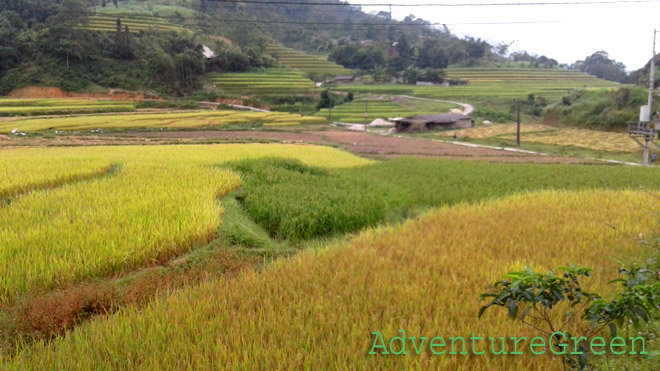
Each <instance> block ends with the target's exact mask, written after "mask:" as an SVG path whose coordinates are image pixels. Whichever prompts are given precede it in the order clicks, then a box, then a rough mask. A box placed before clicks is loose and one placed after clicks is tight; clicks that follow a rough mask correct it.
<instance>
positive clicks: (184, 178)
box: [0, 144, 369, 302]
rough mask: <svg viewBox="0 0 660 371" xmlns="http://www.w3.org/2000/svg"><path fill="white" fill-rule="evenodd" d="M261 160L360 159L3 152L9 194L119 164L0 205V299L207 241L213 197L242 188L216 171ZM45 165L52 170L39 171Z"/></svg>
mask: <svg viewBox="0 0 660 371" xmlns="http://www.w3.org/2000/svg"><path fill="white" fill-rule="evenodd" d="M263 156H276V157H286V158H294V159H299V160H301V161H302V162H304V163H306V164H310V165H317V166H325V167H345V166H357V165H361V164H366V163H369V161H368V160H364V159H360V158H357V157H355V156H353V155H350V154H348V153H344V152H341V151H338V150H335V149H331V148H326V147H314V146H293V145H263V144H243V145H239V144H237V145H221V146H149V147H128V146H127V147H124V146H121V147H119V146H118V147H89V148H50V149H42V148H38V149H37V148H32V149H12V150H4V151H2V161H0V168H2V169H3V170H5V169H6V170H8V174H10V176H9V177H8V178H7V179H3V180H2V181H1V182H0V185H2V188H1V189H3V190H10V191H4V192H8V193H7V195H10V196H11V195H15V194H16V193H17V191H15V190H16V189H18V188H17V184H20V185H22V184H44V183H48V182H50V183H49V184H50V185H52V186H55V185H57V184H56V183H57V182H58V179H59V180H60V183H61V180H62V179H72V178H74V177H76V176H78V177H80V176H81V174H82V175H84V174H88V173H94V174H97V173H102V172H104V171H107V170H108V167H109V165H110V164H116V165H117V166H118V167H119V168H118V169H117V170H116V171H114V172H112V173H111V174H108V176H105V177H96V178H93V179H89V180H86V181H81V182H77V183H72V184H66V185H62V186H61V187H58V188H54V189H52V190H37V191H34V192H30V193H27V194H25V195H23V196H22V197H18V198H16V199H14V200H13V202H11V203H9V204H8V205H5V206H3V207H0V226H2V228H1V229H0V302H3V301H11V300H12V299H13V298H15V297H16V296H17V295H21V294H22V293H25V292H31V291H35V290H36V291H38V290H47V289H50V288H53V287H56V286H58V285H60V284H66V283H70V282H73V281H76V280H79V279H82V278H86V277H91V276H96V277H100V276H104V275H107V274H109V273H113V272H119V271H122V270H124V269H130V268H132V267H136V266H138V265H143V264H145V263H148V262H151V261H157V260H159V259H164V258H167V257H169V256H172V255H174V254H179V253H183V252H185V251H189V250H191V249H192V248H194V247H196V246H199V245H200V244H205V243H208V242H209V241H210V240H211V239H213V238H214V237H215V234H216V230H217V227H218V225H219V224H220V223H221V214H222V208H221V206H220V205H219V203H218V202H217V198H218V197H219V196H222V195H224V194H226V193H228V192H229V191H231V190H233V189H235V188H236V187H238V186H239V185H240V184H241V179H240V176H239V175H238V174H236V173H234V172H231V171H227V170H220V169H219V168H217V165H219V164H222V163H225V162H227V161H233V160H239V159H245V158H258V157H263ZM26 159H28V160H26ZM53 163H61V165H58V166H59V167H57V166H56V167H54V169H53V170H50V169H48V168H47V166H49V165H51V164H53ZM21 168H27V169H26V170H25V171H24V172H21V171H20V170H21ZM12 190H13V191H12Z"/></svg>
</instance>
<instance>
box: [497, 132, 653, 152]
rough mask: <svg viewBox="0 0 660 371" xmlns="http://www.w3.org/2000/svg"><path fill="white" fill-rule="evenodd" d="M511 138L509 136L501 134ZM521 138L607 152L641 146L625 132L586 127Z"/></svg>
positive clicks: (633, 149)
mask: <svg viewBox="0 0 660 371" xmlns="http://www.w3.org/2000/svg"><path fill="white" fill-rule="evenodd" d="M503 138H506V139H512V137H511V136H503ZM521 140H525V141H527V142H534V143H542V144H553V145H557V146H575V147H583V148H589V149H593V150H597V151H607V152H637V151H640V150H641V148H640V147H639V145H638V144H637V143H635V142H634V141H633V140H632V139H630V137H628V134H626V133H614V132H606V131H596V130H588V129H563V130H556V131H549V132H546V133H529V134H524V135H521Z"/></svg>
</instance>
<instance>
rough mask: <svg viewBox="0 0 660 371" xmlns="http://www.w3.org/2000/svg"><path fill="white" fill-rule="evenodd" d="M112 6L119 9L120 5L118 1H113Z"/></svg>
mask: <svg viewBox="0 0 660 371" xmlns="http://www.w3.org/2000/svg"><path fill="white" fill-rule="evenodd" d="M112 4H114V6H115V8H119V3H118V2H117V0H112Z"/></svg>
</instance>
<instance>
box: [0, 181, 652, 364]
mask: <svg viewBox="0 0 660 371" xmlns="http://www.w3.org/2000/svg"><path fill="white" fill-rule="evenodd" d="M653 202H657V195H655V196H654V195H650V194H647V193H640V192H631V191H618V192H613V191H584V192H576V193H573V192H555V191H548V192H542V193H538V194H532V195H518V196H513V197H509V198H506V199H502V200H498V201H494V202H485V203H479V204H476V205H458V206H455V207H448V208H443V209H441V210H438V211H433V212H431V213H429V214H426V215H424V216H422V217H421V218H419V219H417V220H413V221H410V222H407V223H405V224H403V225H401V226H395V227H387V228H381V229H377V230H373V231H366V232H364V233H362V234H361V235H360V236H358V237H357V238H355V239H354V240H353V241H352V242H350V243H347V244H342V245H338V246H334V247H331V248H327V249H322V250H311V251H306V252H303V253H300V254H299V255H297V256H295V257H293V258H290V259H285V260H280V261H277V262H275V263H274V264H272V265H270V266H269V267H267V268H266V269H265V270H264V271H262V272H250V273H247V274H245V275H243V276H241V277H239V278H237V279H233V280H232V279H218V280H217V281H215V282H210V283H206V284H203V285H201V286H199V287H194V288H190V289H184V290H180V291H177V292H175V293H173V294H172V295H171V296H170V297H168V298H167V299H163V300H158V301H155V302H152V303H151V304H150V305H148V306H147V307H146V308H139V309H138V308H129V309H126V310H123V311H121V312H119V313H118V314H116V315H112V316H109V317H107V318H102V319H99V320H95V321H92V322H90V323H88V324H85V325H83V326H81V327H79V328H77V329H75V330H74V331H72V332H70V333H69V334H67V336H66V337H65V338H59V339H57V340H55V341H53V342H50V343H45V342H40V343H39V344H37V345H35V346H33V347H31V348H28V349H26V350H24V351H23V352H22V353H21V354H19V355H18V356H17V357H16V358H15V359H14V360H12V361H11V362H7V363H5V364H4V365H3V367H4V368H7V369H16V370H18V369H34V368H48V369H71V368H80V369H92V368H95V369H97V368H102V369H134V368H136V367H140V368H148V369H218V368H229V369H234V368H236V369H261V368H283V369H305V368H310V369H346V368H355V369H411V368H412V369H418V368H419V369H463V368H470V369H482V370H495V369H502V370H504V369H534V370H548V369H550V370H560V369H562V364H561V360H559V359H558V358H557V359H553V358H552V356H551V355H546V356H532V355H530V353H529V349H528V348H527V350H526V353H525V355H524V356H491V355H487V354H485V355H480V356H461V355H453V356H452V355H447V354H445V355H432V354H431V353H430V352H429V351H426V350H422V351H421V352H420V353H416V351H415V349H413V348H412V345H411V344H410V343H408V344H407V352H408V354H407V355H402V356H393V355H389V356H382V355H369V354H368V352H369V350H370V349H371V348H372V345H373V339H374V336H373V335H372V332H374V331H379V332H382V335H383V336H384V338H385V339H386V340H385V341H386V344H387V343H388V341H389V339H390V338H391V337H392V336H395V335H399V334H398V333H397V331H398V330H405V331H406V336H414V337H417V338H418V337H420V336H427V337H428V339H429V340H428V341H430V339H431V337H433V336H442V337H444V338H445V339H447V338H448V337H452V336H462V337H464V338H465V339H469V338H470V336H473V334H476V336H486V337H487V336H492V337H496V338H498V337H507V338H508V337H511V336H516V337H522V336H525V337H526V338H527V339H531V338H532V337H533V336H535V334H534V332H533V331H531V330H530V328H529V327H523V325H520V324H518V323H517V322H515V323H514V322H512V321H510V320H509V319H508V318H507V316H506V315H504V314H503V313H495V312H488V313H486V315H485V316H484V317H483V318H482V319H481V320H479V319H478V318H477V313H478V310H479V307H480V305H481V304H482V303H480V302H479V299H478V296H479V294H480V293H481V292H483V291H484V287H485V286H486V285H488V284H489V283H491V282H493V281H494V280H495V279H498V278H500V277H501V275H502V274H504V273H506V272H508V271H510V270H513V269H520V268H522V265H523V264H529V265H530V266H532V268H534V269H537V270H547V269H550V268H553V267H555V266H558V265H565V264H567V262H574V263H576V264H578V265H581V266H589V267H593V268H595V273H594V276H593V277H592V278H590V279H589V280H588V283H587V284H586V285H585V290H589V291H591V290H592V289H596V290H595V291H608V290H611V289H612V288H613V286H612V285H607V282H608V281H609V280H611V279H612V278H614V276H616V268H617V267H618V263H617V262H616V261H615V260H614V259H613V258H615V257H618V258H621V259H623V260H625V261H627V260H629V257H631V256H635V257H641V258H643V257H645V256H648V251H644V250H643V248H642V247H640V245H639V244H636V243H635V242H634V241H632V240H631V239H630V238H628V237H627V235H637V234H638V233H646V232H647V231H651V230H657V229H658V228H659V227H660V224H659V223H658V219H657V218H655V217H650V213H649V212H640V210H647V209H648V208H647V205H649V204H650V203H653ZM559 250H561V253H559V252H558V251H559ZM519 257H524V258H525V261H524V262H521V261H519V260H518V259H519ZM569 330H570V329H569ZM418 340H421V339H418ZM428 341H427V343H428ZM468 341H469V340H466V343H468ZM528 341H529V340H528ZM417 344H418V345H419V342H418V343H417ZM459 344H460V342H459ZM526 344H528V343H526ZM477 346H478V349H476V350H477V351H478V350H485V347H486V345H484V342H483V341H482V342H481V343H479V342H478V343H477ZM526 346H527V345H526ZM498 348H499V346H498ZM397 349H398V348H397ZM426 349H428V346H427V347H426ZM458 349H460V345H459V348H458ZM511 349H512V348H511V345H510V344H509V348H508V350H509V351H511ZM442 350H446V348H445V349H442Z"/></svg>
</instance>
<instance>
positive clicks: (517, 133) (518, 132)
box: [516, 99, 520, 147]
mask: <svg viewBox="0 0 660 371" xmlns="http://www.w3.org/2000/svg"><path fill="white" fill-rule="evenodd" d="M516 107H518V118H517V119H516V122H517V126H516V144H517V145H518V147H520V99H518V100H516Z"/></svg>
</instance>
